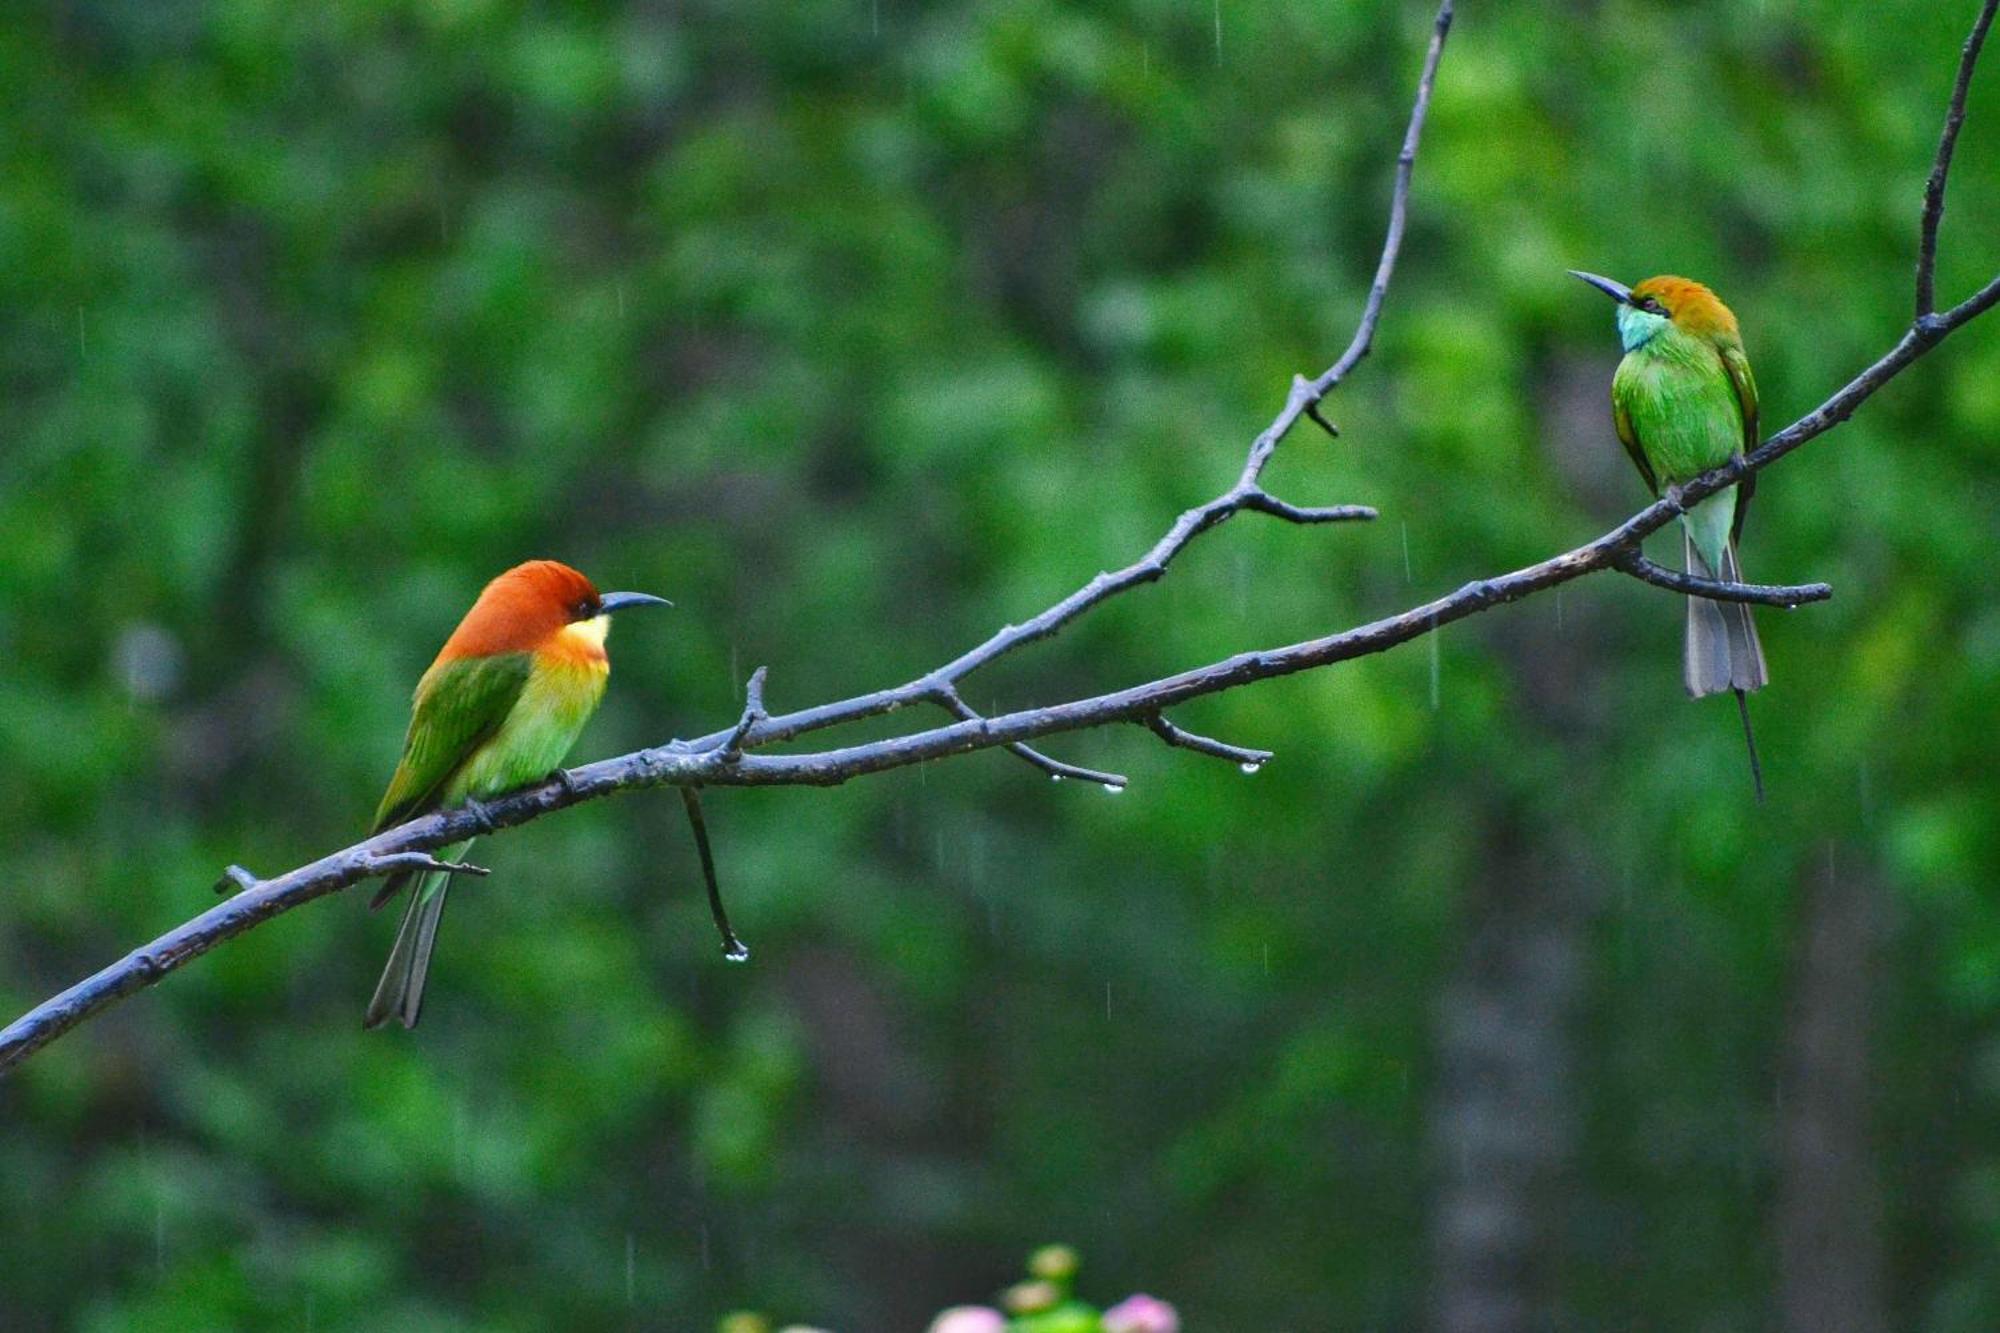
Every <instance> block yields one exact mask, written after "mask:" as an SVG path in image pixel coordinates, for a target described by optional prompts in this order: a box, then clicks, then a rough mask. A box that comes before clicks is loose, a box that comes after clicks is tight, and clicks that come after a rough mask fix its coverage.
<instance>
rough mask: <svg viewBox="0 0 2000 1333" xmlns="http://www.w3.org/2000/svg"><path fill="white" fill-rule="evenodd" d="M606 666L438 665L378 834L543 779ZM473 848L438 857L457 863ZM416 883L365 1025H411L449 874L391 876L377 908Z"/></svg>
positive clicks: (599, 687) (588, 708)
mask: <svg viewBox="0 0 2000 1333" xmlns="http://www.w3.org/2000/svg"><path fill="white" fill-rule="evenodd" d="M606 674H607V672H606V667H605V665H604V662H603V660H602V659H601V658H600V659H597V660H595V661H590V660H578V659H575V658H569V657H563V656H558V655H554V654H536V653H527V652H518V653H496V654H493V655H491V656H487V657H464V658H455V659H452V660H449V661H440V662H438V663H436V664H435V665H434V666H432V668H431V669H430V670H429V671H427V672H425V673H424V678H423V679H422V680H421V681H419V682H418V684H417V692H416V701H415V708H414V710H413V712H412V714H411V717H410V730H409V734H408V736H407V737H406V738H405V739H404V742H403V758H402V761H401V762H400V763H399V764H397V766H396V773H395V776H394V777H393V778H391V779H390V782H389V790H388V791H387V792H386V793H385V794H384V795H383V797H382V805H381V808H380V809H379V810H378V811H377V812H376V816H375V831H376V832H380V831H381V830H383V829H385V828H390V827H393V826H394V825H397V824H401V823H404V822H405V821H407V820H410V819H413V818H415V817H416V816H418V815H421V814H427V813H429V812H430V811H432V810H440V809H446V808H449V807H451V806H456V805H461V804H463V803H464V802H465V801H466V800H467V799H468V798H470V799H473V800H478V799H481V798H484V797H488V796H497V795H500V794H501V793H503V792H507V791H512V790H514V789H515V788H517V787H522V786H525V785H527V784H528V783H531V782H535V781H537V780H539V779H541V778H545V777H547V776H548V775H549V774H550V773H551V772H552V771H554V770H555V769H557V768H559V767H561V765H562V761H563V758H564V757H565V756H566V755H567V754H568V753H569V751H570V747H571V746H572V745H574V744H575V742H576V738H577V736H578V735H579V734H581V732H582V731H583V728H584V725H585V724H586V723H587V722H589V721H590V717H591V714H592V713H594V712H596V711H597V704H598V701H599V700H600V699H601V698H602V697H603V695H604V681H605V676H606ZM470 845H471V844H470V843H469V842H468V843H461V844H459V845H458V846H456V847H453V848H450V849H447V850H445V851H443V852H441V853H440V856H441V859H444V860H456V859H458V858H459V857H460V856H463V855H464V853H465V850H466V848H467V847H469V846H470ZM413 880H414V881H415V891H414V892H413V893H411V895H410V902H409V906H408V907H407V908H406V909H404V913H403V922H402V925H401V927H400V928H399V929H398V930H397V933H396V943H395V947H394V948H393V949H392V950H391V951H390V954H389V965H388V967H387V968H386V969H385V970H384V971H383V973H382V980H381V982H380V983H379V984H378V985H377V986H376V988H375V996H374V998H373V999H372V1000H371V1001H370V1002H369V1005H368V1013H367V1017H366V1019H365V1020H364V1021H365V1023H366V1025H367V1026H369V1027H375V1026H377V1025H378V1024H380V1023H382V1022H384V1021H386V1020H387V1019H389V1018H391V1017H394V1018H396V1019H397V1020H398V1021H399V1022H401V1023H402V1024H403V1026H405V1027H415V1026H416V1024H417V1018H418V1015H419V1013H420V1012H421V1009H422V1005H423V993H424V981H425V979H426V977H427V976H428V974H429V971H430V957H431V950H432V948H434V947H435V945H436V942H437V928H438V922H439V920H440V919H441V918H442V916H443V914H444V903H445V894H446V892H447V890H449V888H450V887H451V876H450V875H448V874H443V873H440V872H437V871H428V872H424V873H421V874H404V875H397V876H394V877H392V878H390V879H389V880H388V881H387V882H386V883H384V884H383V886H382V891H381V892H380V893H378V894H377V895H376V897H375V905H376V906H378V907H379V906H380V905H381V904H383V903H385V902H387V901H388V900H389V899H390V898H392V897H394V896H395V895H396V894H397V893H398V892H400V891H401V890H402V889H403V888H404V887H405V886H408V885H410V884H411V882H412V881H413Z"/></svg>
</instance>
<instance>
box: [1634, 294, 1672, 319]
mask: <svg viewBox="0 0 2000 1333" xmlns="http://www.w3.org/2000/svg"><path fill="white" fill-rule="evenodd" d="M1639 308H1640V309H1641V310H1643V311H1645V312H1646V313H1647V314H1649V315H1664V314H1666V313H1667V308H1666V307H1665V306H1663V305H1661V304H1660V301H1659V298H1658V297H1655V296H1649V297H1647V298H1646V299H1645V300H1644V301H1642V302H1640V303H1639Z"/></svg>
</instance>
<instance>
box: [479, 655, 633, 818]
mask: <svg viewBox="0 0 2000 1333" xmlns="http://www.w3.org/2000/svg"><path fill="white" fill-rule="evenodd" d="M608 674H609V673H608V671H607V669H606V668H605V666H604V664H603V663H602V662H597V663H589V664H585V663H575V662H545V661H537V662H536V663H535V666H534V668H533V670H531V671H530V672H529V673H528V683H527V685H526V686H525V687H523V689H522V690H521V697H520V698H519V699H518V700H516V701H515V704H514V707H513V709H512V710H511V711H510V712H509V713H508V714H507V720H506V721H505V722H502V723H501V724H500V729H499V731H497V732H495V733H494V735H493V737H492V739H490V740H488V741H487V742H486V743H485V744H484V745H482V746H480V747H479V749H478V751H476V752H475V753H474V754H473V756H472V758H471V759H470V760H468V761H467V762H466V764H465V766H464V767H463V768H461V769H460V770H459V771H458V772H457V773H456V774H454V775H453V777H452V780H451V782H450V783H448V784H447V786H446V788H445V791H444V793H443V795H444V801H443V803H444V804H445V805H455V804H457V803H458V802H460V801H462V800H464V799H465V798H466V797H467V796H473V797H482V796H495V795H498V794H499V793H501V792H504V791H511V790H513V789H514V788H516V787H519V786H523V785H525V784H527V783H530V782H534V781H536V780H538V779H540V778H545V777H547V776H548V775H549V774H550V773H551V772H553V771H554V770H555V769H557V768H560V767H561V766H562V762H563V760H564V759H565V758H567V757H568V755H569V752H570V747H571V746H573V745H575V744H576V738H577V737H578V736H579V735H581V734H582V733H583V728H584V726H585V724H587V723H588V722H589V721H590V716H591V714H592V713H595V712H596V711H597V703H598V700H600V699H602V698H603V697H604V681H605V677H606V676H607V675H608Z"/></svg>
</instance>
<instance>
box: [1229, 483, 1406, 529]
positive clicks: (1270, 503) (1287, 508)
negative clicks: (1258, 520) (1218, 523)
mask: <svg viewBox="0 0 2000 1333" xmlns="http://www.w3.org/2000/svg"><path fill="white" fill-rule="evenodd" d="M1242 505H1243V508H1245V509H1253V510H1255V511H1256V512H1258V513H1260V514H1269V515H1271V517H1273V518H1282V519H1284V520H1285V521H1286V522H1287V523H1365V522H1368V521H1369V520H1371V519H1373V518H1375V517H1376V514H1375V511H1374V510H1373V509H1372V508H1370V507H1369V506H1367V505H1321V506H1318V507H1311V506H1307V505H1295V504H1291V503H1289V502H1288V501H1285V500H1280V499H1279V498H1278V497H1277V496H1275V495H1271V494H1269V493H1268V492H1266V491H1262V490H1253V491H1251V492H1250V493H1249V494H1248V495H1246V496H1244V497H1243V501H1242Z"/></svg>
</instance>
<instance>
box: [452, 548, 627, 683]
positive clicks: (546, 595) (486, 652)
mask: <svg viewBox="0 0 2000 1333" xmlns="http://www.w3.org/2000/svg"><path fill="white" fill-rule="evenodd" d="M599 600H600V599H599V597H598V595H597V587H596V585H594V584H593V583H591V581H590V580H589V579H587V578H585V577H584V576H583V575H582V574H580V573H578V572H577V571H576V570H574V569H571V568H570V567H569V566H568V565H565V564H562V563H561V562H560V561H556V560H530V561H528V562H527V563H526V564H522V565H516V566H514V567H513V568H512V569H510V570H508V571H507V572H506V573H504V574H502V575H500V576H499V577H498V578H496V579H494V580H493V581H492V582H491V583H489V584H487V585H486V587H485V590H484V591H482V592H481V593H480V594H479V600H478V601H476V602H474V603H473V604H472V609H471V610H470V611H467V612H466V613H465V619H463V620H461V621H459V622H458V628H457V629H455V630H453V631H452V632H451V637H450V638H449V639H447V640H445V645H444V647H443V648H442V649H441V650H439V652H438V661H440V662H449V661H452V660H453V659H455V658H460V657H490V656H492V655H493V654H494V653H520V652H533V651H534V650H536V649H538V648H542V647H544V646H546V645H548V644H549V643H550V642H551V640H553V639H554V637H555V636H556V635H558V634H560V633H562V631H563V628H564V627H565V626H567V625H568V624H570V623H571V622H572V621H575V620H582V619H586V618H588V617H590V616H593V615H595V614H596V608H597V606H598V605H599Z"/></svg>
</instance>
